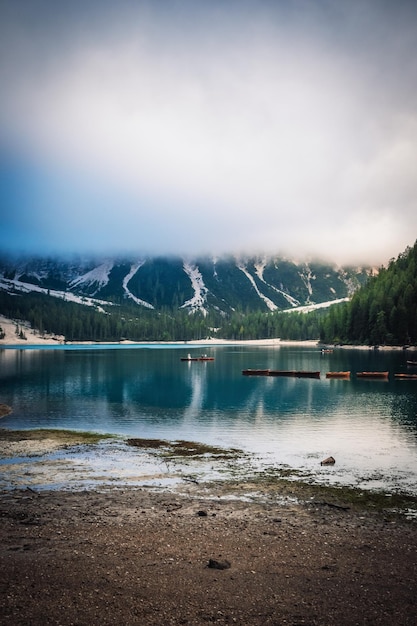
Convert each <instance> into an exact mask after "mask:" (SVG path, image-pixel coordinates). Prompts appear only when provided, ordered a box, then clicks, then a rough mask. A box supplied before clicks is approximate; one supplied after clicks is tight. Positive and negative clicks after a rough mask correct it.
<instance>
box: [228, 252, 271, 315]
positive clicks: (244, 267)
mask: <svg viewBox="0 0 417 626" xmlns="http://www.w3.org/2000/svg"><path fill="white" fill-rule="evenodd" d="M236 267H237V268H238V269H239V270H241V271H242V272H243V273H244V274H245V276H246V278H247V279H248V280H249V281H250V282H251V284H252V287H253V288H254V289H255V291H256V293H257V294H258V296H259V297H260V299H261V300H263V301H264V302H265V304H266V306H267V307H268V309H269V310H270V311H276V310H277V308H278V307H277V305H276V304H275V302H272V300H270V299H269V298H267V296H265V295H264V294H263V293H261V292H260V291H259V289H258V287H257V285H256V283H255V280H254V278H253V276H252V275H251V274H250V273H249V272H248V270H247V269H246V265H243V263H239V262H237V263H236ZM263 282H264V283H265V281H263ZM265 284H266V283H265Z"/></svg>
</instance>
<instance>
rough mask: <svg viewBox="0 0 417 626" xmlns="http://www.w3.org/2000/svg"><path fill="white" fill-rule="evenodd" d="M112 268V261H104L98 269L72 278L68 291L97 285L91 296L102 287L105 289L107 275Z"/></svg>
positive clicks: (107, 279) (107, 280)
mask: <svg viewBox="0 0 417 626" xmlns="http://www.w3.org/2000/svg"><path fill="white" fill-rule="evenodd" d="M113 267H114V262H113V261H105V262H104V263H102V264H101V265H99V266H98V267H95V268H94V269H92V270H90V271H89V272H87V273H86V274H83V275H82V276H78V277H77V278H74V279H73V280H71V282H70V289H76V288H77V287H80V286H81V285H97V288H96V289H95V291H94V292H93V295H94V294H95V293H97V291H99V289H101V288H102V287H105V286H106V285H107V283H108V282H109V274H110V272H111V270H112V269H113Z"/></svg>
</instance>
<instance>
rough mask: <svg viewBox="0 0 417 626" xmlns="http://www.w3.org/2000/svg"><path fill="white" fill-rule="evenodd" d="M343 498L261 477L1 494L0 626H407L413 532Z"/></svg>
mask: <svg viewBox="0 0 417 626" xmlns="http://www.w3.org/2000/svg"><path fill="white" fill-rule="evenodd" d="M5 432H6V431H3V441H2V443H4V442H5V440H6V439H7V437H8V438H9V440H10V439H13V438H14V440H15V441H14V442H15V443H19V441H20V445H22V446H23V447H24V446H25V444H24V440H23V439H22V437H21V436H20V435H19V434H18V433H15V434H14V435H13V431H9V432H8V435H6V434H5ZM25 436H26V435H25ZM19 437H20V439H19ZM26 441H27V446H28V445H29V447H30V445H31V443H30V442H31V440H30V438H28V439H27V440H26ZM33 441H35V445H37V444H36V441H38V443H39V440H37V439H36V437H35V438H34V439H33V440H32V443H33ZM49 441H51V436H49ZM9 443H13V442H12V441H9ZM55 443H56V442H55ZM59 443H60V445H61V446H62V445H67V443H68V442H66V441H65V437H64V439H62V440H61V441H60V442H59ZM27 446H26V452H27V450H28V447H27ZM31 449H32V452H34V448H33V447H32V448H31ZM43 453H44V452H43V451H42V449H40V450H38V452H37V454H41V455H42V454H43ZM3 458H4V457H3ZM2 469H5V470H6V472H7V469H6V468H5V466H3V468H2ZM348 496H349V494H348V492H338V491H332V490H329V489H326V488H320V489H319V488H317V487H312V486H307V485H304V486H303V485H302V484H297V483H296V482H289V481H285V480H278V479H276V478H272V477H269V478H268V479H265V480H263V481H258V482H256V483H250V482H249V481H247V482H246V483H244V482H242V481H217V482H216V481H212V482H202V483H198V482H197V481H196V482H193V481H189V482H183V483H182V484H181V488H180V489H161V488H152V487H126V486H120V485H118V484H117V482H115V483H114V485H113V486H112V487H108V486H107V487H106V486H104V485H100V484H97V485H96V486H95V487H93V488H91V489H88V490H81V491H74V490H69V489H55V490H52V491H51V490H48V489H42V490H39V489H37V488H34V487H26V488H25V487H24V486H23V483H22V484H21V486H20V487H16V488H7V489H3V490H2V491H1V492H0V566H1V571H2V577H1V583H0V585H1V591H2V599H3V600H2V603H1V607H0V623H4V624H6V623H13V624H20V625H23V624H25V625H26V624H31V625H37V624H39V625H40V624H51V625H52V624H54V625H55V624H62V625H70V624H77V625H79V626H84V625H85V626H87V625H91V624H100V625H107V624H108V625H113V624H114V625H116V624H117V625H119V624H150V625H165V624H172V625H180V624H187V625H189V626H196V625H201V624H207V623H216V624H219V625H226V624H239V625H242V626H244V625H245V626H246V625H251V624H253V625H259V626H260V625H272V624H273V625H282V624H292V625H293V626H295V625H300V624H309V625H310V626H313V625H323V626H324V625H326V626H331V625H333V624H334V625H336V624H338V625H339V626H340V625H346V626H348V625H349V626H351V625H352V624H384V625H385V624H386V625H388V624H389V625H391V624H396V625H401V624H404V625H406V624H414V623H415V622H416V617H417V604H416V599H415V596H416V590H417V589H416V588H417V583H416V581H417V523H416V521H415V519H414V520H407V519H406V518H405V517H404V516H401V515H398V514H395V513H394V512H393V511H392V510H388V509H387V508H386V507H383V506H377V501H376V500H372V499H370V500H369V501H368V502H367V503H365V502H364V501H363V499H361V496H360V494H359V496H358V497H357V498H356V499H355V500H353V499H349V497H348Z"/></svg>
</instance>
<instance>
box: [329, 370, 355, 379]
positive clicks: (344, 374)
mask: <svg viewBox="0 0 417 626" xmlns="http://www.w3.org/2000/svg"><path fill="white" fill-rule="evenodd" d="M326 378H350V371H349V372H327V373H326Z"/></svg>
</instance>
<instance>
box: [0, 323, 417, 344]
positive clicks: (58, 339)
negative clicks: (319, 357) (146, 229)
mask: <svg viewBox="0 0 417 626" xmlns="http://www.w3.org/2000/svg"><path fill="white" fill-rule="evenodd" d="M17 324H18V326H19V328H20V329H21V330H22V333H21V335H22V334H23V336H24V338H23V337H22V336H21V335H19V334H17V333H16V325H17ZM0 327H1V328H2V329H3V332H4V337H3V338H2V339H0V349H1V348H9V349H13V348H24V347H36V346H40V347H42V346H51V347H53V346H66V345H67V346H78V345H79V346H89V345H91V346H100V345H103V346H111V345H114V346H126V347H129V346H132V347H133V346H136V345H164V344H166V345H167V346H170V345H184V346H190V347H192V346H208V347H209V346H213V347H215V346H221V345H237V346H239V345H241V346H270V347H279V346H291V345H294V346H305V347H309V348H320V347H321V346H322V345H324V344H322V342H320V340H319V339H308V340H288V339H280V338H279V337H275V338H271V339H241V340H239V339H217V338H214V337H210V338H206V339H194V340H188V341H144V342H138V341H130V340H128V339H124V340H121V341H115V342H108V341H106V342H99V341H65V338H64V337H62V336H57V335H52V334H47V333H44V334H42V335H41V334H39V333H38V332H37V331H36V330H33V329H31V328H30V327H29V326H28V325H25V324H24V323H22V322H16V321H13V320H10V319H8V318H5V317H4V316H2V315H0ZM325 345H326V346H328V345H329V346H331V347H337V348H338V349H355V350H374V349H375V346H371V345H353V344H340V345H337V346H333V345H331V344H325ZM378 349H379V350H388V351H390V350H417V346H384V345H382V346H378Z"/></svg>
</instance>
